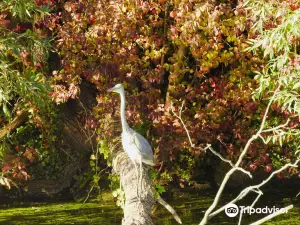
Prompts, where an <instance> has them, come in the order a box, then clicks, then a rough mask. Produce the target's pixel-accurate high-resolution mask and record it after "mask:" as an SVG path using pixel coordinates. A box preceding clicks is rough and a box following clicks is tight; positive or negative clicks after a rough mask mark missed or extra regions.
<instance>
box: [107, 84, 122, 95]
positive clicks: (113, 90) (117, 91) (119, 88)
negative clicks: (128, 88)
mask: <svg viewBox="0 0 300 225" xmlns="http://www.w3.org/2000/svg"><path fill="white" fill-rule="evenodd" d="M107 91H108V92H116V93H119V94H120V93H121V92H122V91H124V87H123V85H122V84H116V85H115V86H114V87H113V88H111V89H108V90H107Z"/></svg>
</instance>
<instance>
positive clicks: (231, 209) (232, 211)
mask: <svg viewBox="0 0 300 225" xmlns="http://www.w3.org/2000/svg"><path fill="white" fill-rule="evenodd" d="M278 211H279V212H280V213H287V211H288V209H287V208H276V207H275V206H273V207H272V208H269V207H268V206H266V207H264V208H252V207H249V206H247V207H245V206H240V209H239V207H238V206H237V205H236V204H233V203H230V204H228V205H227V206H226V207H225V214H226V215H227V216H228V217H235V216H236V215H237V214H239V212H241V213H242V214H243V213H244V214H245V213H247V214H249V215H251V214H254V213H256V214H272V213H275V212H278Z"/></svg>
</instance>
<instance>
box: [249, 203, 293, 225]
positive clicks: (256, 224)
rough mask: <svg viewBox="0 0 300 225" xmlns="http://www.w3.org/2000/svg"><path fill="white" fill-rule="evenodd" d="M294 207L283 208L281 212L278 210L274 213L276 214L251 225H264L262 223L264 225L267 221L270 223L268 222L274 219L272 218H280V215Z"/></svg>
mask: <svg viewBox="0 0 300 225" xmlns="http://www.w3.org/2000/svg"><path fill="white" fill-rule="evenodd" d="M293 207H294V206H293V205H289V206H287V207H285V208H283V209H281V210H278V211H276V212H274V213H272V214H270V215H268V216H266V217H264V218H263V219H260V220H258V221H256V222H254V223H251V224H250V225H260V224H262V223H264V222H266V221H268V220H270V219H272V218H274V217H276V216H279V215H281V214H283V213H285V212H287V211H288V210H290V209H292V208H293Z"/></svg>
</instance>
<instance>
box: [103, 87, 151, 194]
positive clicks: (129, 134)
mask: <svg viewBox="0 0 300 225" xmlns="http://www.w3.org/2000/svg"><path fill="white" fill-rule="evenodd" d="M108 91H109V92H116V93H119V94H120V98H121V107H120V115H121V122H122V146H123V149H124V151H125V152H126V153H127V154H128V156H129V158H130V159H131V161H132V162H133V164H134V167H135V170H136V174H137V178H140V179H137V180H138V181H139V183H140V189H142V174H143V173H142V163H144V164H146V165H149V166H153V165H154V156H153V152H152V148H151V146H150V144H149V143H148V141H147V140H146V139H145V138H144V137H143V136H142V135H140V134H139V133H137V132H136V131H134V130H133V129H131V128H130V127H129V125H128V123H127V120H126V115H125V104H126V102H125V91H124V87H123V85H122V84H116V85H115V86H114V87H113V88H111V89H109V90H108ZM137 164H139V166H140V176H139V175H138V168H137ZM137 192H138V188H137ZM140 195H141V193H140V194H139V197H140Z"/></svg>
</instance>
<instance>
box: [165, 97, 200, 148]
mask: <svg viewBox="0 0 300 225" xmlns="http://www.w3.org/2000/svg"><path fill="white" fill-rule="evenodd" d="M183 105H184V101H183V102H182V105H181V109H180V110H179V115H177V114H176V113H175V112H174V110H173V107H172V106H173V102H171V111H172V113H173V114H174V116H175V117H176V118H177V119H179V120H180V122H181V124H182V126H183V128H184V130H185V132H186V134H187V136H188V139H189V142H190V145H191V147H192V148H195V144H194V143H193V141H192V139H191V136H190V132H189V130H188V129H187V127H186V125H185V123H184V122H183V120H182V118H181V113H182V108H183Z"/></svg>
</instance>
